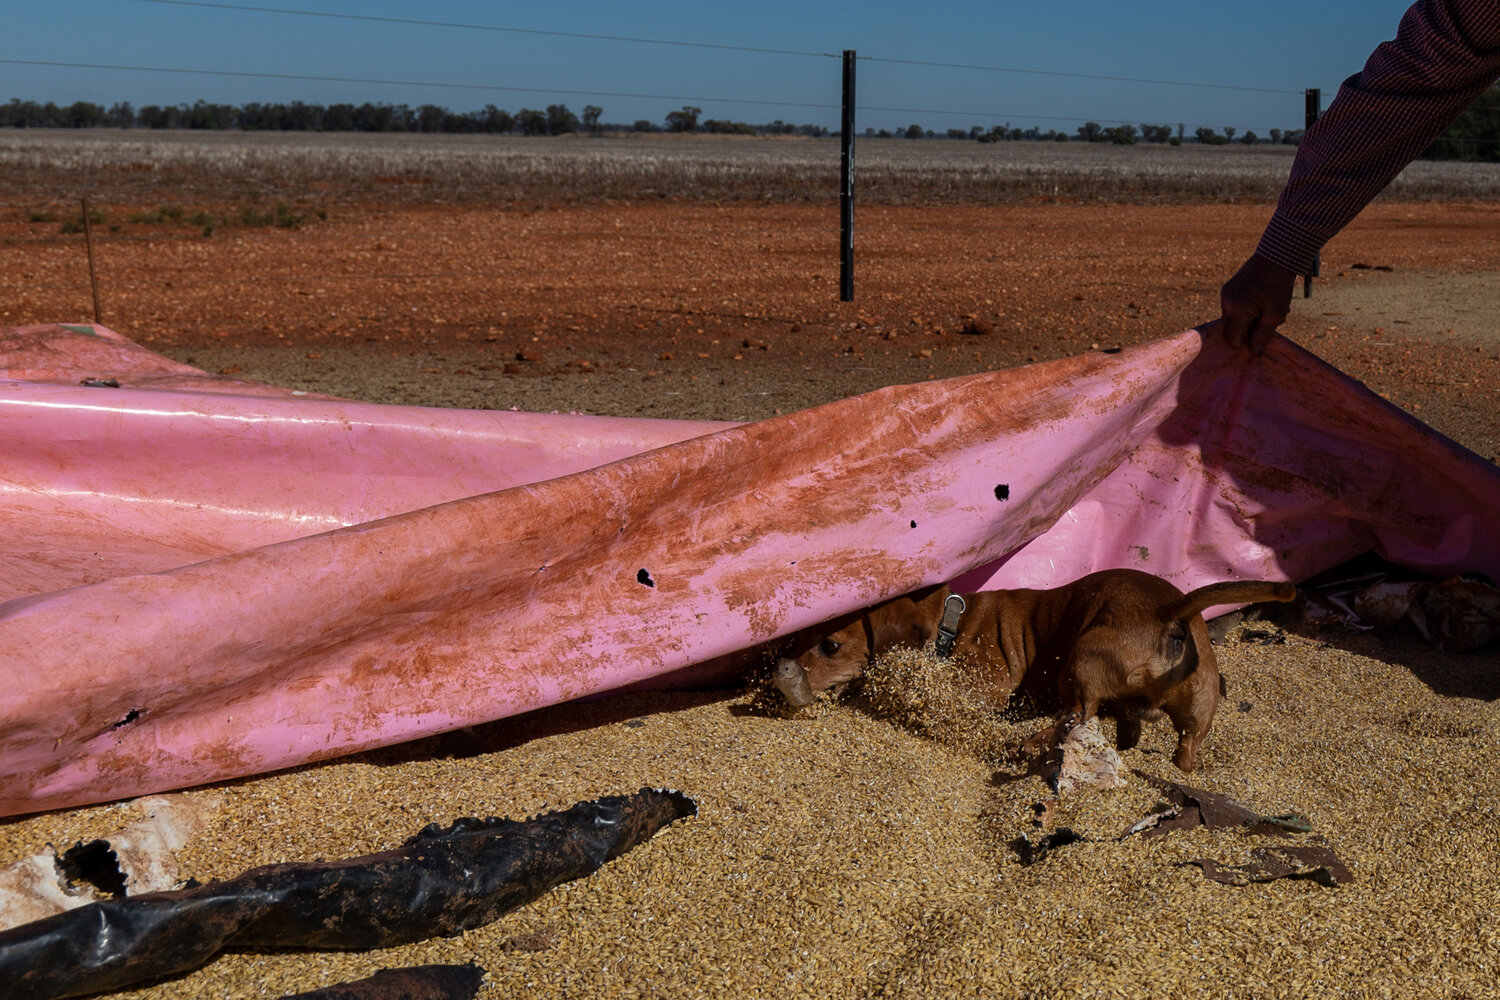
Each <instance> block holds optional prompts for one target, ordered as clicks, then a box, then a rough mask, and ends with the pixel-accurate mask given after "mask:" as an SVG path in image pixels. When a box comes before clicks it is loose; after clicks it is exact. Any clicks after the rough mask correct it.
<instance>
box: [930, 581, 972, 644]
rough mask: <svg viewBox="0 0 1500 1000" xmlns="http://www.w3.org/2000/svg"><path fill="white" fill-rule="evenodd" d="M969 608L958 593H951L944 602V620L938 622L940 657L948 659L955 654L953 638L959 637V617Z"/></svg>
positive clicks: (937, 642) (937, 641)
mask: <svg viewBox="0 0 1500 1000" xmlns="http://www.w3.org/2000/svg"><path fill="white" fill-rule="evenodd" d="M967 610H968V605H967V604H965V603H964V599H963V598H962V597H959V596H958V595H957V594H949V595H948V599H947V600H946V601H944V602H943V620H942V621H940V622H938V628H937V640H936V645H937V655H938V658H939V659H942V660H946V659H947V658H948V657H950V656H952V655H953V640H954V639H957V638H958V618H959V616H960V615H962V614H963V613H964V612H965V611H967Z"/></svg>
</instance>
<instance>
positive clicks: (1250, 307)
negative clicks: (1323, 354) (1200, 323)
mask: <svg viewBox="0 0 1500 1000" xmlns="http://www.w3.org/2000/svg"><path fill="white" fill-rule="evenodd" d="M1497 77H1500V3H1497V2H1496V0H1419V2H1418V3H1416V4H1414V5H1413V6H1412V7H1411V8H1410V9H1409V10H1408V11H1407V12H1406V14H1405V15H1404V16H1403V17H1402V19H1401V25H1400V27H1399V29H1398V30H1397V34H1396V38H1395V39H1393V40H1392V41H1389V42H1383V43H1381V45H1379V46H1378V47H1377V48H1376V49H1375V51H1374V52H1373V53H1372V54H1371V55H1370V58H1369V60H1368V61H1367V62H1366V63H1365V67H1364V69H1363V70H1362V71H1360V72H1359V73H1358V74H1356V75H1354V76H1351V77H1350V78H1349V79H1347V80H1345V81H1344V84H1343V86H1341V87H1340V88H1339V92H1338V95H1337V96H1336V97H1335V98H1334V100H1333V102H1332V103H1331V104H1330V105H1329V107H1328V110H1327V111H1326V112H1325V113H1324V114H1323V115H1322V117H1320V118H1319V119H1318V121H1317V123H1316V124H1314V125H1313V127H1312V128H1310V129H1308V131H1307V134H1306V135H1305V136H1304V137H1303V140H1302V144H1301V145H1300V146H1299V147H1298V150H1297V156H1296V159H1295V160H1294V161H1293V163H1292V169H1291V174H1290V176H1289V177H1288V179H1287V183H1286V186H1285V187H1284V188H1283V190H1282V192H1281V196H1280V198H1279V199H1278V200H1277V204H1276V211H1275V213H1274V214H1273V215H1272V217H1271V220H1270V222H1269V223H1268V224H1267V226H1266V229H1265V233H1264V234H1263V235H1262V237H1261V240H1260V243H1259V245H1258V246H1257V247H1256V251H1255V256H1253V257H1251V258H1250V260H1248V261H1246V262H1245V264H1244V266H1242V267H1241V268H1240V270H1239V272H1237V273H1236V274H1235V276H1234V277H1233V278H1231V279H1230V280H1229V282H1228V283H1226V284H1225V286H1224V288H1223V290H1222V291H1221V292H1220V308H1221V310H1222V315H1223V320H1224V324H1223V328H1224V333H1225V335H1226V336H1228V337H1229V339H1230V340H1231V342H1233V343H1236V344H1239V345H1241V346H1245V347H1249V348H1250V349H1251V350H1252V351H1255V352H1256V353H1259V351H1258V350H1257V349H1256V340H1257V338H1258V343H1259V347H1260V348H1262V349H1263V348H1264V346H1265V343H1266V341H1268V340H1269V339H1270V331H1266V330H1265V329H1264V326H1265V324H1266V323H1270V325H1271V330H1274V329H1275V327H1276V326H1277V325H1279V324H1280V323H1281V322H1282V321H1283V320H1284V319H1285V318H1286V312H1287V309H1289V308H1290V303H1291V285H1292V281H1293V280H1294V277H1295V275H1298V274H1307V273H1308V272H1309V271H1310V270H1311V269H1312V264H1313V261H1314V260H1315V259H1316V258H1317V254H1318V251H1319V250H1320V249H1321V248H1322V247H1323V245H1324V244H1325V243H1327V242H1328V241H1329V240H1330V239H1332V238H1333V236H1334V235H1335V234H1336V233H1338V232H1339V230H1341V229H1343V228H1344V226H1346V225H1348V224H1349V222H1350V221H1351V220H1352V219H1353V218H1354V217H1355V216H1356V215H1358V214H1359V213H1360V211H1361V210H1362V209H1363V208H1364V207H1365V206H1366V205H1367V204H1369V203H1370V201H1371V200H1372V199H1374V197H1375V196H1376V195H1377V194H1379V193H1380V191H1381V190H1382V189H1384V188H1385V186H1386V185H1387V184H1389V183H1390V182H1391V180H1392V179H1393V178H1395V176H1396V175H1397V174H1399V173H1400V172H1401V170H1402V169H1403V168H1405V166H1406V165H1407V164H1408V163H1410V162H1411V161H1412V160H1413V159H1415V158H1416V157H1417V156H1418V155H1420V154H1421V152H1422V151H1423V150H1424V149H1426V148H1427V147H1428V146H1429V145H1431V143H1432V141H1433V140H1434V139H1436V138H1437V137H1438V136H1439V135H1441V134H1442V133H1443V131H1444V130H1445V129H1447V127H1448V125H1449V124H1451V123H1452V121H1453V119H1455V118H1457V117H1458V116H1459V115H1460V114H1462V113H1463V110H1464V109H1465V108H1467V107H1468V106H1469V105H1470V104H1472V103H1473V102H1474V100H1475V99H1476V98H1477V97H1478V96H1479V95H1480V94H1482V93H1483V92H1484V91H1485V89H1486V88H1487V87H1489V85H1490V84H1491V83H1493V82H1494V81H1495V79H1496V78H1497ZM1257 258H1258V259H1259V260H1258V261H1257ZM1283 289H1284V291H1285V294H1284V296H1283Z"/></svg>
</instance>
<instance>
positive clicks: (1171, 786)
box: [1122, 771, 1312, 839]
mask: <svg viewBox="0 0 1500 1000" xmlns="http://www.w3.org/2000/svg"><path fill="white" fill-rule="evenodd" d="M1135 773H1136V774H1137V775H1138V776H1139V777H1141V778H1142V779H1143V780H1145V781H1147V782H1149V783H1150V784H1153V785H1155V786H1156V787H1157V788H1160V789H1161V790H1162V791H1163V792H1165V793H1166V796H1167V800H1168V802H1169V803H1170V804H1169V805H1168V806H1167V807H1165V808H1163V809H1160V810H1158V811H1156V812H1154V813H1152V814H1151V815H1150V816H1147V817H1146V818H1145V819H1143V820H1141V821H1140V822H1139V823H1136V824H1135V825H1134V826H1132V827H1131V828H1130V829H1128V830H1126V831H1125V833H1124V834H1123V835H1122V839H1123V837H1129V836H1131V835H1132V834H1137V833H1144V834H1145V835H1146V836H1147V837H1160V836H1161V835H1163V834H1166V833H1171V832H1172V831H1173V830H1191V829H1194V828H1195V827H1199V826H1206V827H1208V828H1209V829H1210V830H1239V831H1241V832H1244V833H1254V834H1267V835H1270V836H1282V837H1284V836H1286V835H1288V834H1292V833H1307V832H1309V831H1311V830H1312V824H1311V823H1310V822H1308V819H1307V817H1306V816H1303V815H1302V814H1300V813H1285V814H1282V815H1279V816H1265V815H1262V814H1261V813H1258V812H1256V811H1255V810H1253V809H1249V808H1246V807H1245V806H1242V805H1240V804H1239V803H1238V802H1236V801H1234V800H1233V799H1231V798H1227V797H1225V796H1223V795H1215V794H1214V793H1213V792H1205V791H1204V790H1203V789H1201V788H1193V787H1192V786H1190V785H1179V784H1178V783H1177V782H1175V781H1166V780H1164V779H1162V778H1157V777H1154V776H1152V775H1149V774H1146V773H1144V772H1142V771H1137V772H1135Z"/></svg>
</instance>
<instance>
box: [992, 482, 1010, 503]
mask: <svg viewBox="0 0 1500 1000" xmlns="http://www.w3.org/2000/svg"><path fill="white" fill-rule="evenodd" d="M995 499H996V500H1009V499H1010V486H1008V485H1007V484H1005V483H1001V484H1000V485H999V486H996V487H995Z"/></svg>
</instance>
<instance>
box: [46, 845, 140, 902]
mask: <svg viewBox="0 0 1500 1000" xmlns="http://www.w3.org/2000/svg"><path fill="white" fill-rule="evenodd" d="M57 861H58V867H59V868H61V869H62V873H63V876H64V877H65V878H67V880H68V881H69V882H72V883H74V884H77V883H79V882H86V883H88V884H89V885H91V886H93V887H94V888H95V889H98V890H99V891H100V892H102V893H104V894H106V895H109V896H123V895H125V873H124V872H122V871H120V861H119V859H118V858H117V857H115V852H114V848H112V847H110V846H109V841H107V840H91V841H89V842H88V843H87V844H85V843H84V842H83V841H79V842H78V843H76V844H74V845H73V846H72V847H70V848H68V849H67V850H66V851H64V852H63V854H62V857H60V858H58V859H57Z"/></svg>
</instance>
